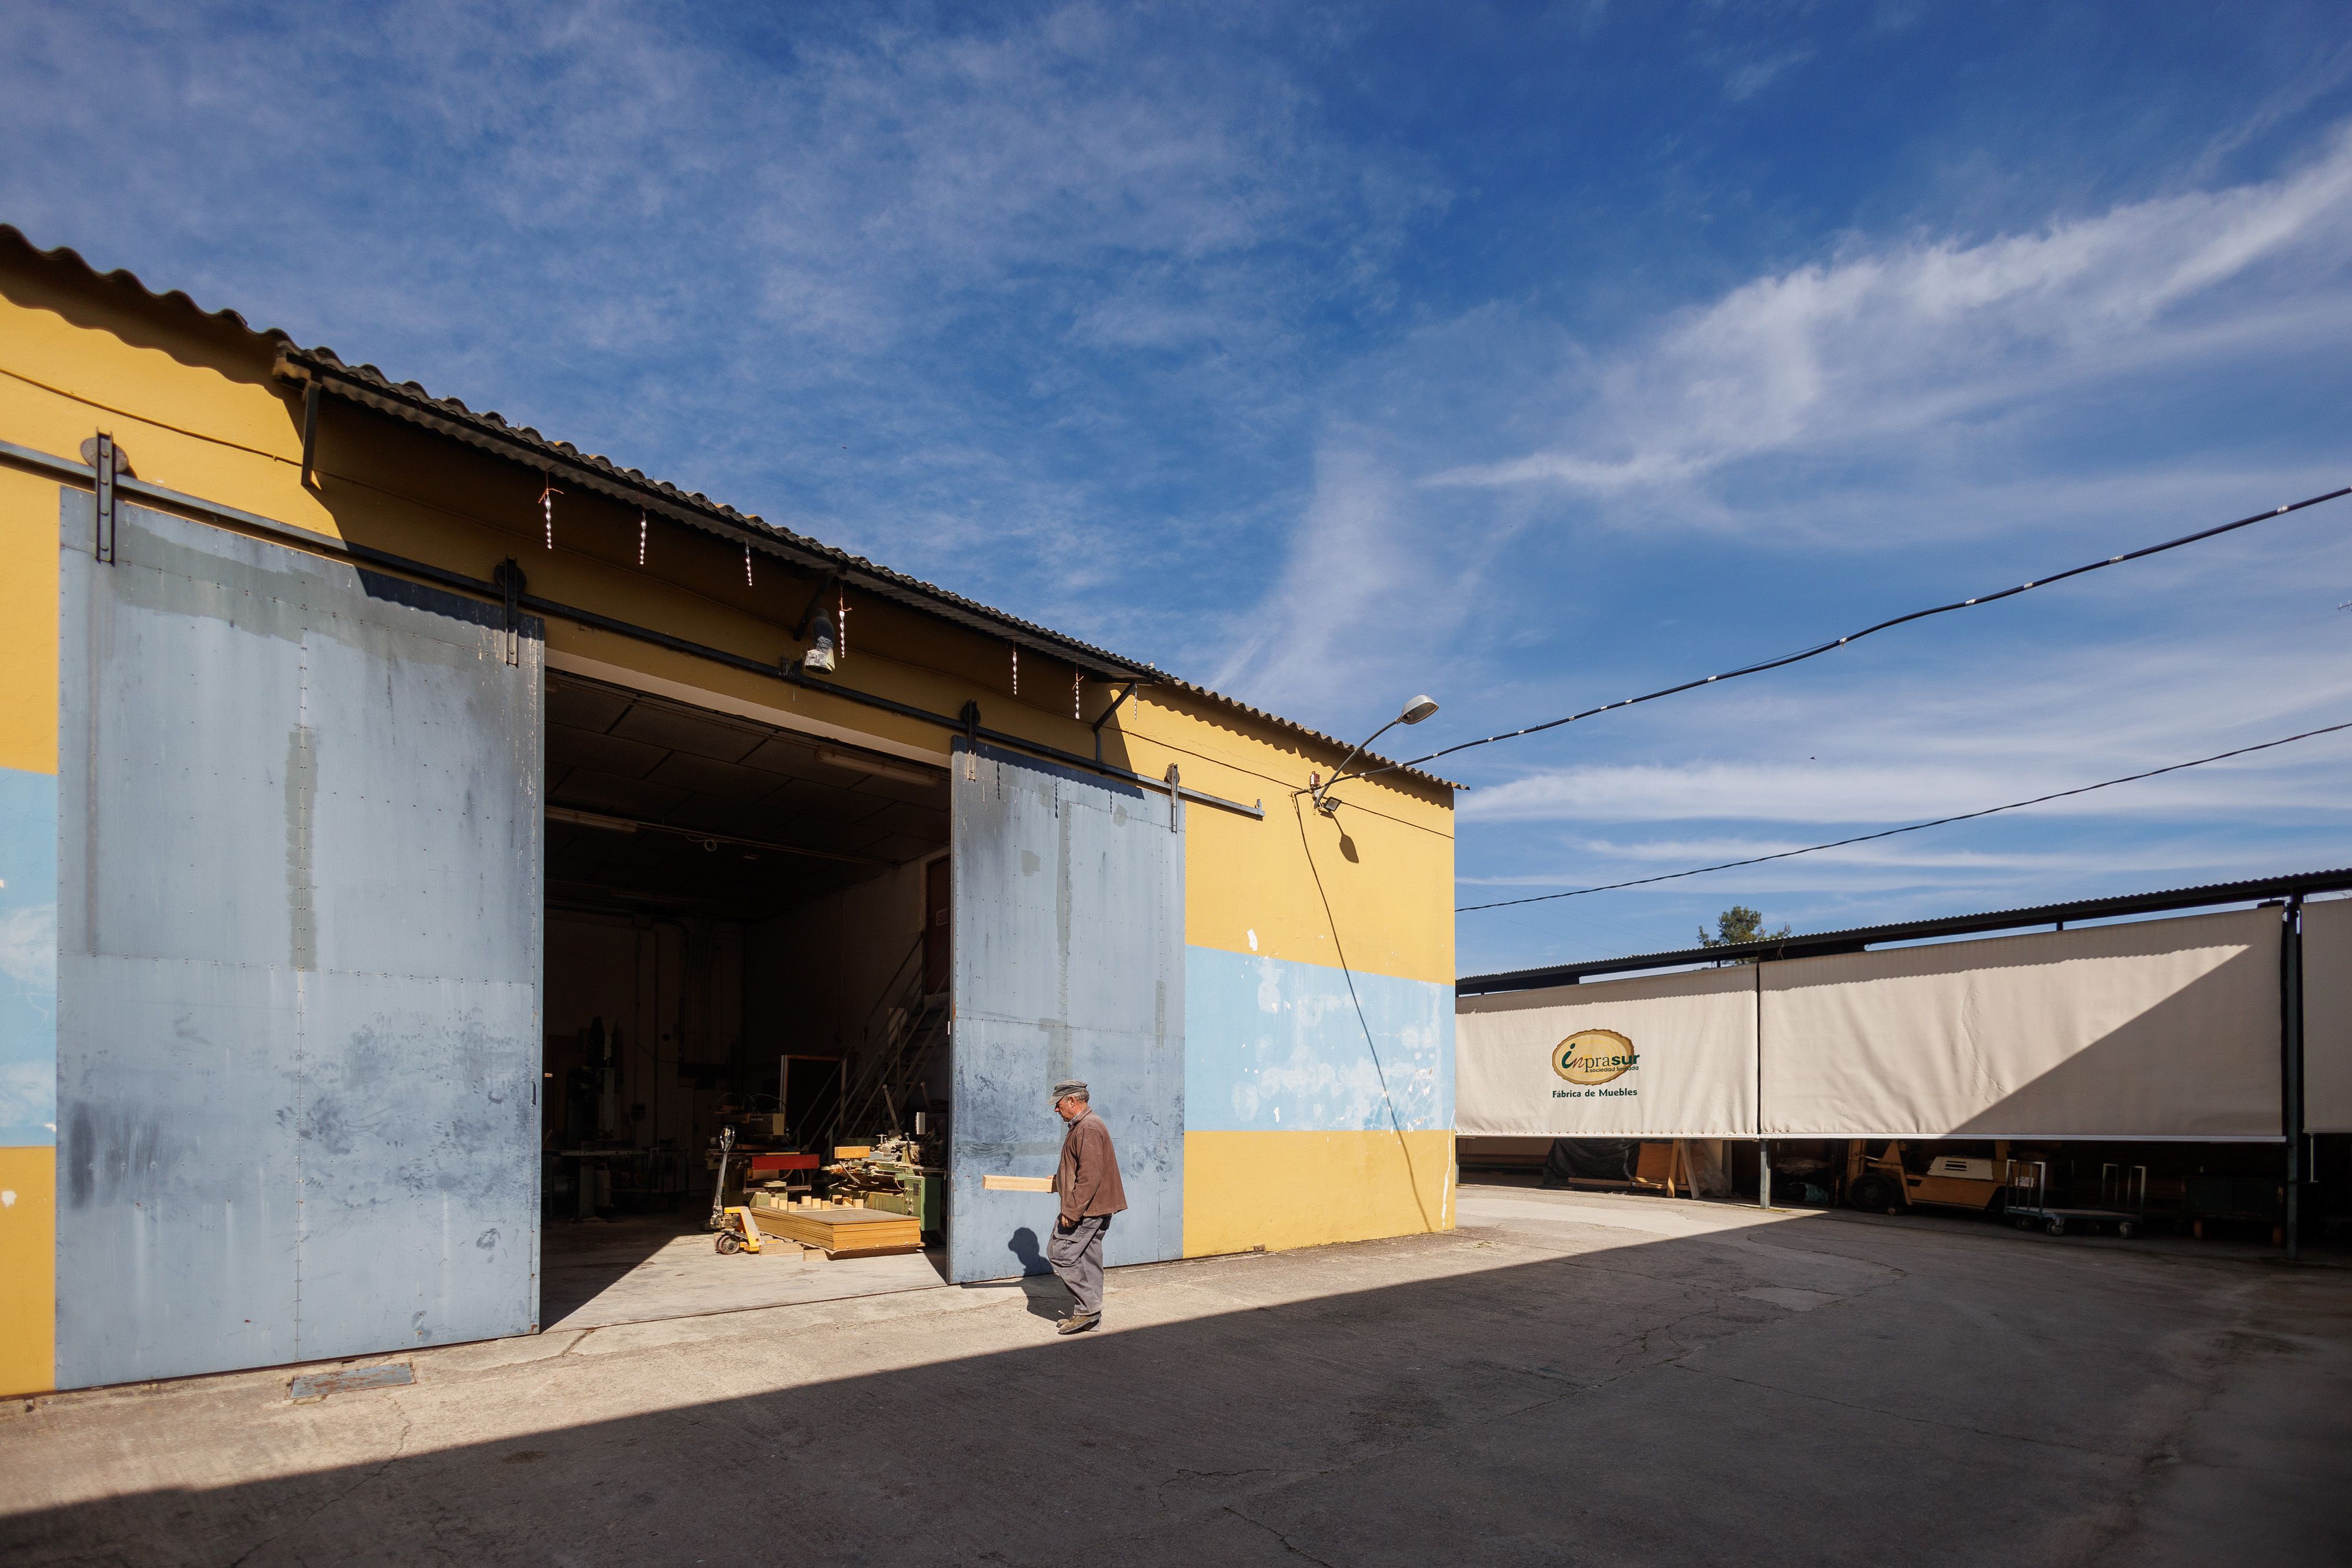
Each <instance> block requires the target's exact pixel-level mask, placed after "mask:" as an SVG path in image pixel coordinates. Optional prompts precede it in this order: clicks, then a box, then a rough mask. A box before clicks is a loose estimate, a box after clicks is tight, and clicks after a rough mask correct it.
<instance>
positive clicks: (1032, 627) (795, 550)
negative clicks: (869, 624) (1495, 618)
mask: <svg viewBox="0 0 2352 1568" xmlns="http://www.w3.org/2000/svg"><path fill="white" fill-rule="evenodd" d="M0 247H9V248H16V249H18V250H21V251H22V252H23V253H24V254H26V255H27V256H32V257H34V258H37V259H38V260H40V261H43V262H46V263H47V264H49V265H51V266H54V267H61V268H63V269H66V270H68V271H71V272H76V273H79V275H81V276H82V277H87V278H89V279H94V280H97V281H100V282H103V283H106V284H109V285H111V286H113V287H118V288H123V289H129V290H135V291H137V293H138V294H139V295H140V296H141V297H142V298H145V299H147V300H149V301H152V302H153V303H155V304H159V305H163V306H166V307H169V308H173V309H175V310H184V311H186V312H189V313H191V314H193V315H195V316H197V317H199V318H201V319H205V320H206V321H208V322H212V323H215V324H216V325H218V326H221V327H224V328H227V329H233V330H234V331H236V332H238V333H241V334H244V335H245V336H247V338H248V339H250V340H254V341H255V342H256V343H257V345H266V346H268V347H269V348H271V349H274V350H275V352H276V363H277V367H278V372H279V373H280V374H281V375H284V376H287V377H288V378H289V379H293V380H300V381H316V382H318V383H319V385H320V389H321V390H322V391H327V392H333V393H335V394H336V395H337V396H340V397H344V398H348V399H350V400H351V401H353V402H360V403H363V404H366V405H368V406H371V407H373V408H375V409H377V410H379V411H380V412H383V413H389V414H392V415H394V417H397V418H400V419H404V420H407V421H409V422H410V423H416V424H421V425H424V426H425V427H426V428H428V429H432V430H436V431H438V432H439V433H441V434H445V435H448V436H451V437H453V438H455V439H457V440H460V441H463V442H466V443H467V444H469V445H473V446H476V447H478V448H481V449H483V450H486V451H489V452H492V453H495V454H497V455H500V456H503V457H507V458H509V459H511V460H513V461H515V462H519V463H523V464H526V465H530V466H533V467H537V468H540V469H541V470H546V469H549V468H560V469H562V471H563V472H564V473H565V474H566V475H567V476H570V477H572V478H573V479H574V480H577V481H580V482H583V483H584V484H586V485H588V486H590V487H591V488H594V489H598V490H601V491H603V492H604V493H605V494H607V495H610V496H612V497H614V498H616V499H620V500H624V501H625V502H626V503H627V504H629V505H631V506H638V507H644V508H645V509H646V511H648V512H651V513H658V514H659V515H661V516H663V517H667V518H669V519H670V520H671V521H674V522H677V523H681V524H684V525H686V526H688V527H690V528H700V529H702V530H704V531H705V532H709V533H714V534H719V535H720V536H722V537H725V538H732V539H739V540H740V541H742V542H744V543H746V544H749V545H751V546H752V547H753V548H755V549H760V550H761V551H762V552H763V553H765V554H769V555H772V556H776V557H781V558H782V559H787V560H790V561H793V563H794V564H795V565H798V566H800V567H803V568H804V569H807V570H816V571H821V572H827V573H836V574H838V575H840V576H841V577H842V578H843V579H844V580H845V581H847V582H849V583H851V584H853V585H855V586H856V587H857V588H859V589H860V590H862V591H866V592H868V593H872V594H875V595H877V597H881V598H885V599H889V600H892V601H896V602H898V603H902V604H906V605H908V606H909V607H911V608H915V609H918V610H921V611H923V612H927V613H929V614H933V615H938V616H940V617H941V618H942V619H945V620H948V621H951V622H957V623H958V624H961V625H964V626H967V627H970V628H971V629H972V630H975V631H980V632H986V633H987V634H988V635H991V636H994V637H1001V638H1003V639H1004V640H1005V641H1007V642H1011V643H1017V644H1020V645H1021V646H1024V647H1026V648H1029V649H1032V650H1034V651H1035V652H1038V653H1046V654H1049V655H1051V656H1053V657H1055V658H1059V659H1064V660H1066V661H1068V662H1069V663H1071V664H1076V665H1077V666H1078V668H1080V669H1081V670H1084V671H1086V672H1087V673H1088V674H1093V675H1095V676H1096V677H1097V678H1098V679H1103V680H1112V681H1129V680H1136V681H1141V682H1143V683H1144V684H1146V685H1167V686H1171V687H1173V688H1175V689H1176V690H1178V691H1181V692H1184V693H1187V694H1189V695H1193V696H1197V697H1201V698H1202V699H1204V700H1206V701H1209V702H1213V703H1216V704H1218V705H1220V706H1223V707H1227V708H1230V709H1232V710H1233V711H1234V712H1236V713H1240V714H1244V715H1246V716H1249V717H1251V718H1254V719H1256V720H1259V721H1261V722H1263V723H1265V724H1269V725H1272V726H1275V727H1277V728H1279V729H1282V730H1285V731H1287V732H1288V733H1289V734H1291V735H1293V736H1296V737H1298V738H1300V739H1302V740H1307V741H1311V742H1315V743H1317V744H1319V745H1323V746H1328V747H1334V748H1335V749H1338V750H1340V751H1345V750H1346V749H1347V748H1348V745H1349V743H1348V742H1346V741H1344V740H1341V739H1340V738H1339V737H1336V736H1331V735H1326V734H1324V733H1323V732H1322V731H1320V730H1316V729H1310V728H1308V727H1307V726H1305V725H1303V724H1300V723H1298V722H1297V721H1296V720H1294V719H1288V718H1285V717H1283V716H1281V715H1279V714H1274V713H1268V712H1266V711H1265V709H1263V708H1258V707H1253V706H1250V705H1249V704H1247V703H1244V702H1241V701H1238V700H1236V699H1235V698H1233V697H1229V696H1226V695H1223V693H1221V692H1215V691H1212V690H1210V689H1209V688H1208V687H1206V686H1202V685H1195V684H1194V683H1192V682H1191V681H1187V680H1183V679H1181V678H1180V677H1178V676H1176V675H1174V674H1171V673H1169V672H1168V671H1165V670H1161V669H1159V668H1157V667H1155V666H1154V665H1152V664H1150V663H1149V662H1139V661H1136V660H1133V659H1129V658H1126V657H1124V656H1123V655H1120V654H1118V653H1112V652H1110V651H1109V650H1108V649H1106V648H1098V647H1097V646H1095V645H1094V644H1092V643H1085V642H1082V641H1080V640H1078V639H1077V638H1075V637H1071V636H1068V635H1066V634H1065V633H1063V632H1056V631H1055V630H1053V629H1052V628H1051V627H1047V626H1041V625H1039V624H1037V623H1036V622H1033V621H1024V620H1023V619H1021V618H1020V617H1019V616H1016V615H1013V614H1010V613H1008V612H1005V611H1002V610H998V609H995V608H994V607H992V606H990V605H986V604H982V603H980V602H979V601H976V600H971V599H968V598H966V597H964V596H963V595H962V594H960V593H955V592H953V591H950V590H948V589H945V588H941V587H940V586H939V585H938V584H936V583H931V582H926V581H924V580H921V579H920V578H916V577H911V576H908V574H906V573H904V572H900V571H897V570H892V569H891V568H889V567H887V566H883V565H881V564H880V563H878V562H876V561H872V560H868V559H866V558H865V557H863V556H856V555H852V554H850V553H849V552H848V551H846V550H843V549H836V548H835V547H834V546H832V545H828V544H825V543H824V542H823V541H822V540H819V539H814V538H809V537H808V536H807V535H804V534H799V533H795V532H793V530H792V529H790V528H782V527H780V526H779V525H777V524H774V523H771V522H769V521H768V520H767V519H765V518H764V517H759V516H757V515H756V514H753V513H748V512H741V511H738V510H737V509H736V508H735V507H731V506H728V505H725V504H724V503H721V502H717V501H713V500H711V499H710V498H709V497H708V496H705V495H703V494H702V493H701V492H699V491H689V490H685V489H681V488H679V487H678V486H676V485H673V484H670V483H669V482H667V480H659V479H655V478H652V477H650V476H647V475H646V474H645V473H643V472H641V471H640V470H638V469H635V468H625V467H623V466H621V465H619V464H616V463H614V462H613V461H612V460H611V459H609V458H606V457H604V456H601V455H597V454H594V453H588V452H583V451H581V450H580V449H579V448H578V447H576V446H574V445H572V444H571V443H570V442H568V441H560V440H556V439H553V438H551V437H549V436H546V435H542V434H540V432H538V431H537V430H534V429H532V428H531V427H530V426H529V425H519V424H514V423H509V421H508V420H507V419H506V418H505V417H504V416H502V415H500V414H499V413H495V412H492V411H489V410H479V411H478V410H475V409H472V408H469V407H467V405H466V404H465V403H464V402H461V401H460V400H458V399H457V398H448V397H436V396H435V395H434V394H433V393H431V392H427V391H425V388H424V387H422V386H420V385H418V384H417V383H416V382H394V380H393V379H392V378H391V377H390V376H387V375H386V374H384V372H383V371H380V370H378V369H377V368H376V367H375V366H373V365H371V364H361V365H352V364H348V363H346V362H345V361H343V359H342V358H341V355H339V354H337V353H336V352H335V351H334V350H331V349H326V348H309V349H306V348H303V347H301V346H300V345H299V344H298V343H296V342H295V340H293V338H292V337H291V336H289V334H288V333H286V332H284V331H283V330H280V329H277V328H256V327H254V326H252V325H250V324H249V323H247V320H246V319H245V318H244V317H243V316H241V315H239V314H237V313H236V311H234V310H212V311H207V310H205V309H204V308H203V307H201V306H199V305H198V304H197V303H196V302H195V301H194V299H192V298H189V297H188V296H187V295H186V294H185V293H184V292H182V291H181V290H178V289H173V290H171V291H170V292H168V293H159V292H157V291H156V290H154V289H152V288H149V287H147V285H146V284H145V283H144V282H142V280H141V279H140V278H139V277H137V276H136V275H135V274H133V273H131V272H128V271H125V270H123V269H121V268H117V269H115V270H113V271H110V272H106V273H100V272H99V270H98V269H97V268H96V267H92V266H91V265H90V264H89V262H88V261H86V260H85V259H83V257H82V256H81V255H80V254H79V252H77V251H74V250H72V249H70V248H68V247H65V246H59V247H58V248H56V249H54V250H41V249H38V248H37V247H36V246H34V245H33V244H32V242H31V241H30V240H28V239H26V237H25V235H24V234H23V233H22V232H21V231H19V230H18V229H16V228H15V227H13V226H11V225H5V224H0ZM1360 766H1361V767H1364V768H1382V767H1391V766H1396V765H1395V764H1394V763H1393V762H1392V760H1391V758H1383V757H1379V756H1377V755H1374V754H1372V753H1370V752H1367V753H1365V754H1364V756H1363V757H1362V758H1360ZM1400 770H1401V771H1402V772H1405V773H1408V774H1410V775H1412V777H1413V778H1415V779H1421V780H1422V781H1423V782H1424V783H1431V784H1437V785H1441V786H1444V788H1447V789H1462V788H1464V787H1465V786H1463V785H1461V784H1458V783H1455V782H1454V780H1452V779H1443V778H1440V777H1438V776H1437V775H1435V774H1433V773H1428V772H1424V771H1423V770H1422V769H1420V768H1400Z"/></svg>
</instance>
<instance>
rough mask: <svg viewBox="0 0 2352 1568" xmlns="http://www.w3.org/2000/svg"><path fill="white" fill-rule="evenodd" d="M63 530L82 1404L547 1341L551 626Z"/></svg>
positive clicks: (189, 532)
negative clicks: (320, 1367)
mask: <svg viewBox="0 0 2352 1568" xmlns="http://www.w3.org/2000/svg"><path fill="white" fill-rule="evenodd" d="M92 515H93V506H92V502H91V498H90V497H89V496H87V495H72V494H68V496H67V497H66V500H65V507H64V528H63V530H62V536H61V538H62V552H63V553H62V564H63V568H64V570H63V572H62V574H61V598H62V603H61V606H60V609H61V628H60V639H59V641H60V644H61V661H60V665H61V671H62V675H61V681H60V687H61V691H60V696H61V712H60V725H59V737H60V747H59V750H60V753H61V758H60V768H59V778H58V784H59V790H58V793H59V802H60V809H59V841H60V849H61V854H60V862H61V864H60V868H59V884H60V905H59V911H58V915H59V920H58V925H59V931H58V947H59V965H60V968H59V975H58V1015H59V1016H58V1211H59V1212H58V1381H59V1383H60V1385H63V1386H68V1387H72V1386H79V1385H90V1384H102V1383H118V1382H122V1381H124V1380H127V1379H134V1378H150V1377H163V1376H172V1375H181V1374H187V1373H197V1372H210V1371H216V1370H220V1369H224V1368H229V1367H238V1366H257V1365H268V1364H277V1363H283V1362H289V1361H297V1360H312V1359H317V1358H321V1357H331V1356H339V1355H348V1354H358V1353H363V1352H372V1351H384V1350H393V1349H399V1348H403V1347H406V1346H411V1345H418V1344H425V1343H445V1342H447V1341H452V1340H466V1339H480V1338H484V1337H488V1336H491V1335H497V1334H508V1333H521V1332H526V1331H528V1330H529V1329H530V1327H531V1326H532V1323H533V1320H534V1319H535V1318H536V1316H537V1306H538V1280H537V1275H538V1252H539V1227H538V1190H539V1176H538V1165H539V1153H538V1150H539V1135H538V1134H539V1118H540V1113H539V1109H538V1095H539V1084H540V1072H541V1065H540V1057H541V1042H540V1038H539V1036H540V1024H539V1017H540V1007H539V980H540V954H541V928H542V925H543V915H542V902H541V901H542V894H541V869H540V844H541V823H540V783H541V761H540V758H541V669H542V663H543V660H542V648H543V644H542V642H541V632H540V628H539V626H538V625H537V624H536V623H535V622H529V621H524V622H521V623H520V626H519V627H518V628H515V629H512V630H510V629H509V627H508V626H507V624H506V623H505V622H504V620H503V618H502V616H501V612H499V610H498V609H497V608H495V607H485V606H482V605H479V604H476V603H474V602H472V601H466V600H461V599H457V598H455V597H453V596H451V595H448V594H445V593H441V592H438V591H433V590H428V589H421V588H417V587H415V586H414V585H412V584H408V583H405V582H398V581H393V580H386V579H383V578H381V577H379V576H376V575H373V574H371V573H367V572H363V571H360V570H353V569H352V568H350V567H347V566H344V565H342V564H340V563H338V562H335V561H332V560H329V559H320V558H318V557H314V556H310V555H306V554H303V553H300V552H298V551H295V550H291V549H285V548H282V547H279V546H277V545H273V544H268V543H265V542H262V541H260V540H258V539H255V538H246V537H243V536H240V535H236V534H232V533H227V532H224V531H222V530H219V529H215V528H207V527H205V526H203V525H200V524H196V523H192V522H186V521H183V520H180V519H178V518H175V517H166V516H163V515H162V514H159V513H155V512H150V511H144V510H140V509H135V508H131V507H123V508H121V514H120V517H119V518H118V520H117V523H116V526H115V529H114V537H113V546H114V549H113V554H114V559H113V560H112V561H111V562H100V561H97V560H94V559H92V551H91V545H92Z"/></svg>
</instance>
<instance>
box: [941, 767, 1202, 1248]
mask: <svg viewBox="0 0 2352 1568" xmlns="http://www.w3.org/2000/svg"><path fill="white" fill-rule="evenodd" d="M950 786H951V789H952V790H953V797H954V810H953V820H954V851H955V865H954V877H953V890H952V897H953V900H954V906H955V911H954V913H955V926H954V936H955V952H954V964H955V1022H954V1030H953V1036H952V1049H953V1052H954V1061H955V1067H954V1084H955V1098H954V1109H953V1113H952V1115H951V1117H950V1139H951V1149H952V1152H951V1155H950V1161H951V1165H952V1172H951V1175H950V1184H951V1186H950V1193H951V1203H950V1211H949V1218H948V1270H949V1276H950V1278H951V1279H954V1280H956V1281H967V1280H994V1279H1003V1278H1005V1277H1007V1276H1009V1275H1015V1274H1023V1273H1038V1272H1041V1271H1043V1270H1044V1269H1045V1260H1044V1258H1043V1252H1044V1249H1045V1241H1046V1239H1047V1237H1048V1236H1049V1235H1050V1234H1051V1232H1052V1229H1053V1226H1054V1219H1055V1199H1054V1198H1053V1197H1048V1196H1045V1195H1043V1194H1037V1193H1018V1192H991V1191H987V1190H985V1189H984V1188H983V1187H982V1185H981V1183H982V1177H983V1176H990V1175H1006V1176H1049V1175H1051V1174H1052V1173H1053V1171H1054V1168H1055V1164H1056V1162H1057V1160H1058V1159H1059V1156H1060V1152H1061V1146H1062V1124H1061V1122H1060V1120H1059V1119H1058V1118H1057V1117H1056V1116H1055V1114H1054V1111H1053V1107H1052V1106H1051V1104H1049V1103H1048V1101H1047V1096H1048V1094H1049V1093H1050V1092H1051V1090H1052V1088H1053V1084H1054V1082H1055V1080H1056V1079H1060V1078H1083V1079H1085V1080H1086V1081H1087V1083H1088V1084H1089V1086H1090V1088H1091V1092H1092V1093H1093V1095H1094V1105H1095V1109H1096V1111H1097V1113H1099V1114H1100V1115H1101V1116H1102V1118H1103V1120H1104V1121H1105V1122H1107V1123H1108V1124H1109V1126H1110V1133H1111V1141H1112V1143H1113V1144H1114V1145H1116V1147H1117V1148H1118V1159H1119V1174H1120V1176H1121V1178H1122V1180H1123V1181H1124V1183H1125V1185H1126V1187H1127V1201H1128V1211H1127V1212H1126V1213H1125V1214H1122V1215H1120V1216H1119V1217H1118V1219H1116V1220H1115V1221H1113V1222H1112V1224H1111V1228H1110V1234H1109V1236H1108V1239H1107V1240H1106V1242H1105V1246H1104V1258H1105V1261H1107V1262H1108V1263H1112V1264H1121V1263H1149V1262H1153V1261H1156V1260H1161V1259H1168V1258H1177V1257H1181V1256H1182V1255H1183V1249H1184V834H1183V817H1182V811H1183V807H1182V805H1181V803H1180V802H1178V801H1175V800H1171V799H1169V798H1168V797H1167V796H1166V795H1164V794H1160V793H1157V792H1154V791H1151V790H1148V789H1139V788H1137V787H1135V786H1132V785H1129V784H1122V783H1119V782H1118V781H1117V780H1115V779H1104V778H1098V777H1096V776H1093V775H1089V774H1084V773H1079V772H1076V771H1073V770H1070V769H1066V768H1055V767H1054V766H1052V765H1051V764H1048V763H1043V762H1036V761H1033V760H1031V759H1030V758H1024V757H1020V756H1017V755H1014V754H1013V753H1009V752H1003V751H998V750H995V749H992V748H991V747H976V748H971V749H963V748H961V747H960V748H959V750H958V752H957V754H956V758H955V761H954V765H953V767H952V768H950Z"/></svg>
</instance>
